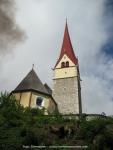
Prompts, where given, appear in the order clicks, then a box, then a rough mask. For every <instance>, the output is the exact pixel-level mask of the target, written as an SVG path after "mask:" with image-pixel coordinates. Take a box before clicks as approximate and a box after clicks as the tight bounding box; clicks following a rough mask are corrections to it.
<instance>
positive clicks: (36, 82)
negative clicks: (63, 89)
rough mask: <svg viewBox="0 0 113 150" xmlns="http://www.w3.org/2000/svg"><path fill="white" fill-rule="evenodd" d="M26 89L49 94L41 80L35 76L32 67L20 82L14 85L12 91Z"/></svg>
mask: <svg viewBox="0 0 113 150" xmlns="http://www.w3.org/2000/svg"><path fill="white" fill-rule="evenodd" d="M27 90H34V91H37V92H41V93H45V94H49V93H48V91H47V90H46V88H45V86H44V85H43V84H42V82H41V80H40V79H39V77H38V76H37V74H36V72H35V71H34V69H32V70H31V71H30V72H29V73H28V74H27V76H26V77H25V78H24V79H23V80H22V81H21V82H20V84H19V85H18V86H17V87H16V89H15V90H14V91H13V92H18V91H27Z"/></svg>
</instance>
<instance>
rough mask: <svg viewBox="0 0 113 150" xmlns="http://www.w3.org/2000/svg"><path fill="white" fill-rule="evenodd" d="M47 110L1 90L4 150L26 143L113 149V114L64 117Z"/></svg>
mask: <svg viewBox="0 0 113 150" xmlns="http://www.w3.org/2000/svg"><path fill="white" fill-rule="evenodd" d="M43 111H44V110H39V109H30V108H23V107H22V106H21V105H20V104H18V103H17V101H16V100H15V99H14V98H13V97H9V95H7V94H1V96H0V150H15V149H16V150H22V147H23V145H27V146H30V145H35V146H38V145H40V146H43V145H46V146H50V145H58V146H59V145H64V146H65V145H68V146H69V145H70V146H72V145H73V146H74V145H87V146H88V147H89V149H91V150H93V149H94V150H106V149H107V150H112V149H113V118H111V117H97V118H94V119H90V120H87V119H86V117H85V116H81V118H80V119H76V118H74V117H73V118H69V117H65V118H64V117H63V116H61V115H60V114H53V115H52V116H44V115H43ZM46 149H49V148H46ZM63 149H66V148H63Z"/></svg>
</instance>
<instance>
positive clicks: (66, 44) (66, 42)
mask: <svg viewBox="0 0 113 150" xmlns="http://www.w3.org/2000/svg"><path fill="white" fill-rule="evenodd" d="M64 54H66V55H67V56H68V57H69V58H70V59H71V61H72V62H73V63H74V64H78V59H77V58H76V56H75V53H74V50H73V47H72V44H71V40H70V36H69V31H68V24H67V20H66V26H65V31H64V38H63V44H62V48H61V53H60V57H59V59H58V61H57V63H56V65H57V64H58V63H59V62H60V60H61V59H62V57H63V55H64ZM56 65H55V66H56Z"/></svg>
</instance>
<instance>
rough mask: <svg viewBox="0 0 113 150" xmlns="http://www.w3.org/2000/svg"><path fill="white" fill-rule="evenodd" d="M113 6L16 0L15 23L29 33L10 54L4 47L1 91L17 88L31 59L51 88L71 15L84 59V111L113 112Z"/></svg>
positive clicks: (94, 0)
mask: <svg viewBox="0 0 113 150" xmlns="http://www.w3.org/2000/svg"><path fill="white" fill-rule="evenodd" d="M16 9H17V11H16ZM112 10H113V0H16V8H15V11H16V23H17V24H18V25H19V27H20V29H21V30H22V31H24V33H25V35H24V37H25V38H24V40H22V41H21V42H20V43H19V44H18V45H16V46H14V47H10V48H9V50H6V52H5V53H4V52H3V51H2V50H0V67H1V73H0V91H4V90H7V91H11V90H13V89H14V88H15V87H16V86H17V85H18V83H19V82H20V81H21V80H22V79H23V77H25V75H26V74H27V73H28V72H29V71H30V70H31V68H32V64H35V71H36V72H37V74H38V76H39V77H40V79H41V80H42V81H43V83H44V82H47V83H48V84H49V85H50V86H51V87H52V77H53V72H52V69H51V68H53V66H54V65H55V63H56V60H57V58H58V56H59V53H60V49H61V44H62V39H63V33H64V27H65V20H66V18H67V19H68V26H69V32H70V36H71V40H72V44H73V47H74V50H75V54H76V55H77V56H78V58H79V64H80V72H81V79H82V82H81V85H82V104H83V112H85V113H102V112H105V113H106V114H108V115H111V114H112V115H113V11H112ZM18 40H20V38H19V39H18ZM4 51H5V49H4Z"/></svg>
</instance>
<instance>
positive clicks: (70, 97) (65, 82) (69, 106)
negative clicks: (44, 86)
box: [52, 22, 82, 114]
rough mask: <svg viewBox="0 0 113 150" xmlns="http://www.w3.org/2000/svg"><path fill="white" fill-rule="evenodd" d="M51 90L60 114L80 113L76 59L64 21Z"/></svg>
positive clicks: (79, 90)
mask: <svg viewBox="0 0 113 150" xmlns="http://www.w3.org/2000/svg"><path fill="white" fill-rule="evenodd" d="M53 71H54V77H53V91H52V95H53V98H54V99H55V101H56V103H57V105H58V109H59V112H60V113H61V114H81V113H82V104H81V86H80V73H79V64H78V59H77V57H76V56H75V53H74V50H73V47H72V44H71V40H70V36H69V31H68V24H67V22H66V26H65V31H64V38H63V43H62V48H61V52H60V56H59V58H58V60H57V62H56V65H55V67H54V69H53Z"/></svg>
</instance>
